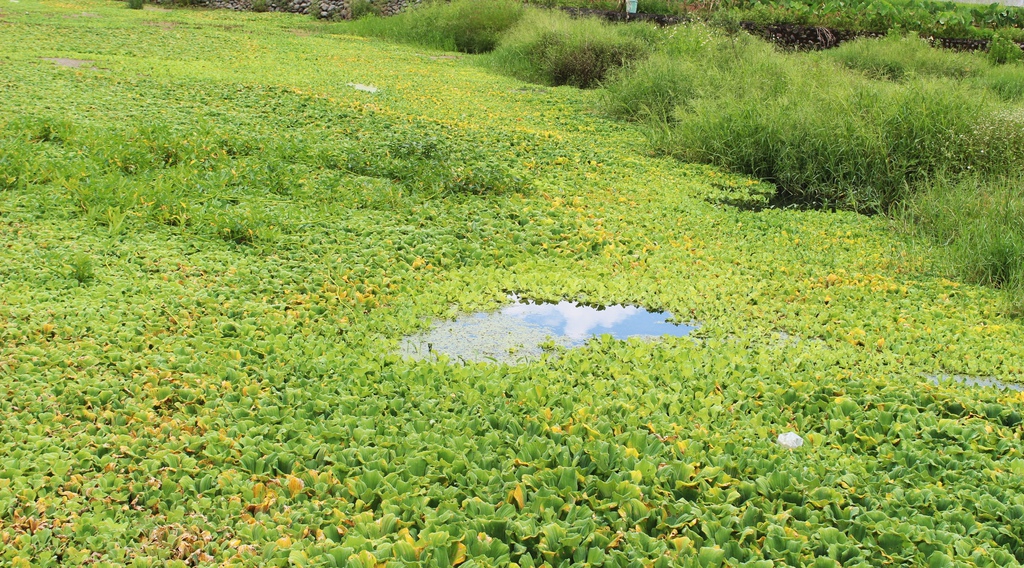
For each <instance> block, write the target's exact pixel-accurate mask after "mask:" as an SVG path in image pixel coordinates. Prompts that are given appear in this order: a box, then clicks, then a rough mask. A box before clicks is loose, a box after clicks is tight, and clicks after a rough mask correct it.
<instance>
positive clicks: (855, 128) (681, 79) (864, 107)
mask: <svg viewBox="0 0 1024 568" xmlns="http://www.w3.org/2000/svg"><path fill="white" fill-rule="evenodd" d="M606 106H607V108H608V109H609V111H610V112H611V113H612V114H614V115H617V116H622V117H625V118H633V119H640V120H647V121H648V124H649V128H650V131H651V133H652V141H653V143H654V145H655V147H656V148H657V149H659V150H660V151H662V152H664V153H667V154H671V155H674V156H677V157H679V158H681V159H683V160H686V161H696V162H704V163H713V164H717V165H720V166H724V167H727V168H730V169H733V170H736V171H741V172H744V173H746V174H750V175H754V176H758V177H760V178H762V179H765V180H768V181H771V182H773V183H775V184H776V185H777V186H778V188H779V189H780V191H781V192H782V193H783V194H784V197H786V198H788V199H791V200H795V201H800V202H809V203H829V204H834V205H838V206H841V207H846V208H850V209H854V210H858V211H869V212H870V211H885V210H888V209H889V208H890V207H892V206H893V205H894V204H896V203H899V202H900V201H902V200H903V199H905V198H906V197H907V195H908V194H909V192H910V191H911V190H912V187H913V186H914V184H915V183H917V181H918V180H921V179H925V178H928V177H930V176H934V175H936V174H937V173H939V172H946V173H949V174H956V173H958V172H968V171H970V172H984V173H988V174H1005V173H1009V172H1013V171H1018V170H1019V169H1020V168H1021V163H1022V159H1024V134H1022V132H1021V129H1020V128H1018V127H1016V126H1015V125H1013V124H1009V123H1007V122H1006V121H1005V120H1004V119H1002V118H1001V117H1000V115H999V114H998V113H996V112H995V110H996V108H997V104H996V101H995V98H994V97H993V96H991V95H990V94H987V93H986V92H984V91H982V92H978V91H976V90H972V89H970V88H969V87H968V86H967V85H965V84H963V83H960V82H955V81H949V80H944V79H929V78H926V77H916V78H907V79H905V80H904V81H903V82H901V83H894V82H890V81H876V80H872V79H870V78H868V77H865V76H864V75H863V74H862V73H857V72H854V71H851V70H849V69H845V68H843V67H841V66H839V65H836V64H835V63H833V62H831V61H827V60H824V61H823V60H821V59H820V58H818V57H816V56H807V55H799V54H783V53H780V52H777V51H776V50H774V49H773V48H772V47H771V46H770V45H768V44H766V43H765V42H762V41H760V40H757V39H755V38H752V37H750V36H748V35H745V34H741V35H739V36H735V37H732V38H729V37H725V36H723V35H721V34H716V33H714V32H710V31H709V30H707V29H706V28H702V27H683V28H679V30H678V31H677V32H676V35H675V37H673V38H672V39H671V40H670V41H668V43H667V44H666V46H665V47H664V48H663V49H662V50H660V51H659V53H657V54H655V55H654V56H652V57H651V58H650V59H649V60H647V61H645V62H643V63H641V64H639V65H636V66H634V67H632V68H631V69H629V70H628V71H624V72H622V73H619V74H618V75H617V76H616V78H615V80H614V81H612V82H611V84H610V85H609V89H608V96H607V100H606Z"/></svg>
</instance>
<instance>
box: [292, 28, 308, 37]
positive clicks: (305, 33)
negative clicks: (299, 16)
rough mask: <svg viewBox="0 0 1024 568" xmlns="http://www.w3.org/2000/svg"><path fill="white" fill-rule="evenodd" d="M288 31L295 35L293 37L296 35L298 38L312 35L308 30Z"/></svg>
mask: <svg viewBox="0 0 1024 568" xmlns="http://www.w3.org/2000/svg"><path fill="white" fill-rule="evenodd" d="M288 31H290V32H292V33H293V34H295V35H297V36H299V37H309V36H311V35H313V32H311V31H309V30H300V29H291V30H288Z"/></svg>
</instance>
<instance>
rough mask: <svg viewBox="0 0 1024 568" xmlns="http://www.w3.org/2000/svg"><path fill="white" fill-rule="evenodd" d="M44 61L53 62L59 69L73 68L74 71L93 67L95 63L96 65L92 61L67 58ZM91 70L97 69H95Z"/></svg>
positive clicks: (47, 58)
mask: <svg viewBox="0 0 1024 568" xmlns="http://www.w3.org/2000/svg"><path fill="white" fill-rule="evenodd" d="M43 60H44V61H52V62H53V63H56V64H57V66H58V67H71V68H72V69H78V68H80V67H85V66H86V65H90V66H91V65H92V64H93V63H96V62H95V61H92V60H90V59H68V58H67V57H44V58H43ZM89 68H90V69H95V67H89Z"/></svg>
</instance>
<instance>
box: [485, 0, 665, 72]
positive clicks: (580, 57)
mask: <svg viewBox="0 0 1024 568" xmlns="http://www.w3.org/2000/svg"><path fill="white" fill-rule="evenodd" d="M658 36H659V32H658V31H657V30H656V29H655V28H653V27H652V26H649V25H646V24H630V25H621V24H620V25H615V24H608V23H606V22H604V21H601V20H598V19H596V18H579V19H574V18H571V17H570V16H568V15H566V14H563V13H561V12H555V11H542V10H530V11H529V12H528V13H527V15H526V17H524V18H523V20H522V21H521V22H520V23H519V25H517V26H516V27H515V28H513V29H512V30H511V31H509V32H508V34H507V35H506V36H505V37H503V38H502V41H501V44H500V46H499V47H498V49H497V50H496V51H495V52H494V55H493V56H492V59H491V61H492V64H493V65H494V66H495V67H496V68H498V69H499V70H501V71H502V72H504V73H506V74H509V75H512V76H514V77H518V78H520V79H523V80H526V81H531V82H536V83H543V84H547V85H572V86H574V87H581V88H588V87H594V86H597V85H598V84H599V83H600V82H601V81H602V80H604V78H605V76H606V75H607V74H608V73H609V72H610V71H612V70H613V69H616V68H618V67H621V66H623V65H625V64H627V63H629V62H631V61H636V60H639V59H641V58H643V57H645V56H646V55H647V54H648V53H649V52H650V51H651V49H652V46H653V45H654V43H655V42H656V40H657V38H658Z"/></svg>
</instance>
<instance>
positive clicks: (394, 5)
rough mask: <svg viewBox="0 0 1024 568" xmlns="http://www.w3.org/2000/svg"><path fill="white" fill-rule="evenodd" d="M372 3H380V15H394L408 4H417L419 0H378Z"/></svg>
mask: <svg viewBox="0 0 1024 568" xmlns="http://www.w3.org/2000/svg"><path fill="white" fill-rule="evenodd" d="M374 3H375V4H379V5H380V15H381V16H394V15H395V14H397V13H399V12H401V11H402V10H405V9H406V8H408V7H409V6H413V5H416V4H419V3H420V0H386V1H384V2H380V1H379V0H378V2H374Z"/></svg>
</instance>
